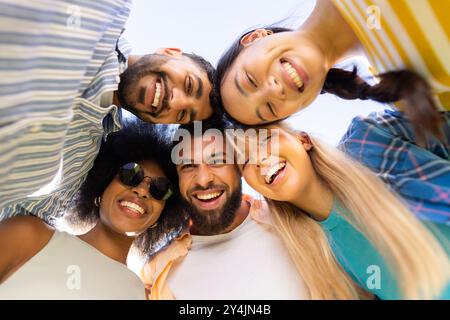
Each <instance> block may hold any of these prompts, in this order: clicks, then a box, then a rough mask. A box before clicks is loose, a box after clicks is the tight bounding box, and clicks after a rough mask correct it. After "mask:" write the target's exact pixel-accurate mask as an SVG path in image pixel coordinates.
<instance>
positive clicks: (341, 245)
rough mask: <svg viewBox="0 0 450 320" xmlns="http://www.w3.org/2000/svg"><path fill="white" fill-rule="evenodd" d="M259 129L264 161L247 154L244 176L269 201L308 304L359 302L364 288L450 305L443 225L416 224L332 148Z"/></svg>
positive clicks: (280, 130)
mask: <svg viewBox="0 0 450 320" xmlns="http://www.w3.org/2000/svg"><path fill="white" fill-rule="evenodd" d="M258 129H268V134H267V138H266V139H267V140H266V141H267V144H265V145H267V146H269V148H268V149H267V150H266V151H267V154H266V156H264V155H263V152H262V151H263V150H262V149H261V146H262V145H260V144H258V148H259V149H258V152H257V153H256V154H258V156H257V157H252V155H249V152H248V149H247V151H246V152H245V159H244V160H245V161H243V165H241V170H242V174H243V177H244V178H245V180H246V181H247V183H248V184H249V185H250V186H251V187H252V188H253V189H255V190H256V191H258V192H259V193H261V194H262V195H263V196H264V197H265V199H266V200H267V202H268V205H269V206H270V208H271V211H272V213H273V221H274V224H275V226H276V229H277V231H278V232H279V233H280V234H281V237H282V238H283V240H284V242H285V244H286V246H287V248H288V250H289V252H290V254H291V256H292V259H293V261H294V262H295V264H296V266H297V268H298V269H299V272H300V274H301V275H302V277H303V278H304V279H305V282H306V284H307V286H308V288H309V290H310V294H311V297H312V298H313V299H357V298H361V297H362V295H361V291H360V289H361V288H362V289H364V290H365V291H367V292H370V293H372V294H374V295H376V296H378V297H379V298H381V299H449V298H450V263H449V258H448V255H449V252H450V250H449V243H448V241H449V239H450V228H449V227H448V226H446V225H445V224H440V223H434V222H430V221H427V222H425V221H421V220H419V219H418V218H417V217H416V216H415V215H414V214H412V212H411V211H409V210H408V208H407V206H406V205H405V204H404V203H403V202H402V201H401V200H400V199H399V198H398V197H397V196H396V195H395V194H393V193H392V192H391V191H389V190H388V189H387V187H386V186H385V185H384V184H383V182H382V181H381V180H380V179H379V178H377V177H376V176H375V175H374V174H373V173H372V172H370V170H369V169H367V168H366V167H364V166H362V165H361V164H359V163H357V162H355V161H353V160H352V159H350V158H349V157H347V156H346V155H345V154H343V153H342V152H341V151H339V150H337V149H336V148H333V147H329V146H326V145H325V144H323V143H322V142H320V141H318V140H316V139H313V138H311V137H309V136H308V135H307V134H306V133H304V132H297V131H294V130H292V129H291V128H289V127H287V126H285V125H284V124H281V123H280V124H277V125H269V126H265V127H259V128H258ZM258 132H260V131H258ZM261 137H262V136H259V138H261ZM269 142H270V143H269ZM247 146H248V144H247ZM273 147H276V149H273ZM237 151H238V152H242V150H239V149H238V150H237ZM254 154H255V153H253V155H254ZM241 155H242V153H241Z"/></svg>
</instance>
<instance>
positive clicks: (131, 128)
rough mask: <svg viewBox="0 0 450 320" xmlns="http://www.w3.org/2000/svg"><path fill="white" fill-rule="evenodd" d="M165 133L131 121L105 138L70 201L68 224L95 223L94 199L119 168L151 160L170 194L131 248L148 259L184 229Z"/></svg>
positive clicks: (166, 129) (176, 182)
mask: <svg viewBox="0 0 450 320" xmlns="http://www.w3.org/2000/svg"><path fill="white" fill-rule="evenodd" d="M168 130H169V127H167V126H164V125H151V124H148V123H145V122H143V121H141V120H139V119H133V120H131V121H128V122H125V123H124V127H123V129H122V130H120V131H117V132H114V133H111V134H109V135H108V137H107V139H106V141H104V142H103V143H102V145H101V147H100V151H99V154H98V156H97V158H96V159H95V162H94V165H93V167H92V169H91V170H90V171H89V173H88V176H87V178H86V181H85V182H84V183H83V184H82V186H81V188H80V190H79V192H78V194H77V195H76V197H75V198H74V200H73V205H72V210H71V214H70V218H69V221H70V222H71V223H75V224H78V225H80V224H93V223H95V222H96V221H97V220H98V219H99V208H98V207H97V206H95V204H94V199H95V198H96V197H98V196H101V195H102V194H103V191H104V190H105V189H106V187H107V186H108V185H109V183H110V182H111V180H112V179H113V178H114V176H115V175H116V174H117V172H118V170H119V168H120V167H121V166H122V165H123V164H125V163H128V162H138V161H142V160H153V161H155V162H156V163H157V164H158V165H159V166H160V167H161V169H162V170H163V172H164V174H165V175H166V176H167V178H168V179H169V180H170V181H171V183H172V186H173V187H172V188H173V191H174V194H173V195H172V196H171V197H170V198H169V199H168V200H167V201H166V205H165V207H164V209H163V211H162V213H161V216H160V218H159V220H158V224H157V226H155V227H154V228H151V229H150V228H149V229H147V231H146V232H144V233H143V234H141V235H140V236H138V237H137V238H136V240H135V242H134V245H135V246H136V247H137V248H138V250H139V252H140V254H141V255H143V256H152V255H153V254H155V253H156V252H157V251H159V250H160V249H162V248H163V247H165V246H166V245H168V244H169V243H170V242H171V241H172V240H173V239H174V238H176V237H177V236H179V235H180V234H181V232H182V231H183V230H184V228H185V227H186V226H187V216H186V213H185V211H184V210H183V208H182V206H181V202H180V196H179V194H180V193H179V189H178V181H177V177H176V170H175V166H174V165H173V164H172V161H170V147H171V146H170V139H167V136H168Z"/></svg>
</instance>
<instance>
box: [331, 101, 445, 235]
mask: <svg viewBox="0 0 450 320" xmlns="http://www.w3.org/2000/svg"><path fill="white" fill-rule="evenodd" d="M442 116H443V118H444V128H443V129H444V134H445V136H446V137H447V140H448V141H450V112H443V113H442ZM339 148H340V149H341V150H342V151H344V152H345V153H347V154H348V155H350V156H351V157H352V158H353V159H355V160H357V161H359V162H361V163H363V164H364V165H365V166H367V167H368V168H370V169H371V170H372V171H374V172H375V173H376V174H377V176H379V177H380V178H381V179H382V180H383V181H384V182H385V183H386V184H387V185H388V186H389V187H390V188H391V190H393V191H395V192H397V194H399V195H400V196H401V197H402V198H403V199H404V200H405V201H406V203H407V205H408V206H409V207H410V209H411V210H412V211H413V212H414V213H415V214H416V215H417V217H418V218H419V219H421V220H426V221H430V222H436V223H442V224H445V225H447V226H450V148H449V145H448V144H445V143H443V142H441V141H439V140H438V139H435V138H429V140H428V141H427V145H426V146H425V147H419V146H418V145H417V144H416V142H415V139H414V134H413V130H412V127H411V125H410V123H409V122H408V120H407V119H406V118H405V117H404V116H403V115H402V114H401V113H400V112H398V111H392V110H385V111H384V112H381V113H372V114H370V115H369V116H367V117H356V118H354V119H353V121H352V123H351V125H350V127H349V129H348V131H347V132H346V134H345V135H344V137H343V138H342V140H341V141H340V143H339Z"/></svg>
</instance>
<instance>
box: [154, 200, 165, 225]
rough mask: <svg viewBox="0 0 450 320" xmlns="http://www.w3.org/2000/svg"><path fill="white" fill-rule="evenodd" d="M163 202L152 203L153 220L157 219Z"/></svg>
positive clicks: (163, 204) (162, 208)
mask: <svg viewBox="0 0 450 320" xmlns="http://www.w3.org/2000/svg"><path fill="white" fill-rule="evenodd" d="M164 206H165V202H163V201H157V202H154V203H153V214H154V219H155V221H156V220H158V219H159V217H160V216H161V213H162V211H163V210H164Z"/></svg>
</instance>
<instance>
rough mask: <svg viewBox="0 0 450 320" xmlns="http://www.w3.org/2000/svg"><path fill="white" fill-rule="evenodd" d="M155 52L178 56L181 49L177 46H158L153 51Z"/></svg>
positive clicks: (181, 52) (180, 53)
mask: <svg viewBox="0 0 450 320" xmlns="http://www.w3.org/2000/svg"><path fill="white" fill-rule="evenodd" d="M155 53H158V54H163V55H165V56H169V57H179V56H181V55H182V54H183V51H181V49H179V48H159V49H157V50H156V51H155Z"/></svg>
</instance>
